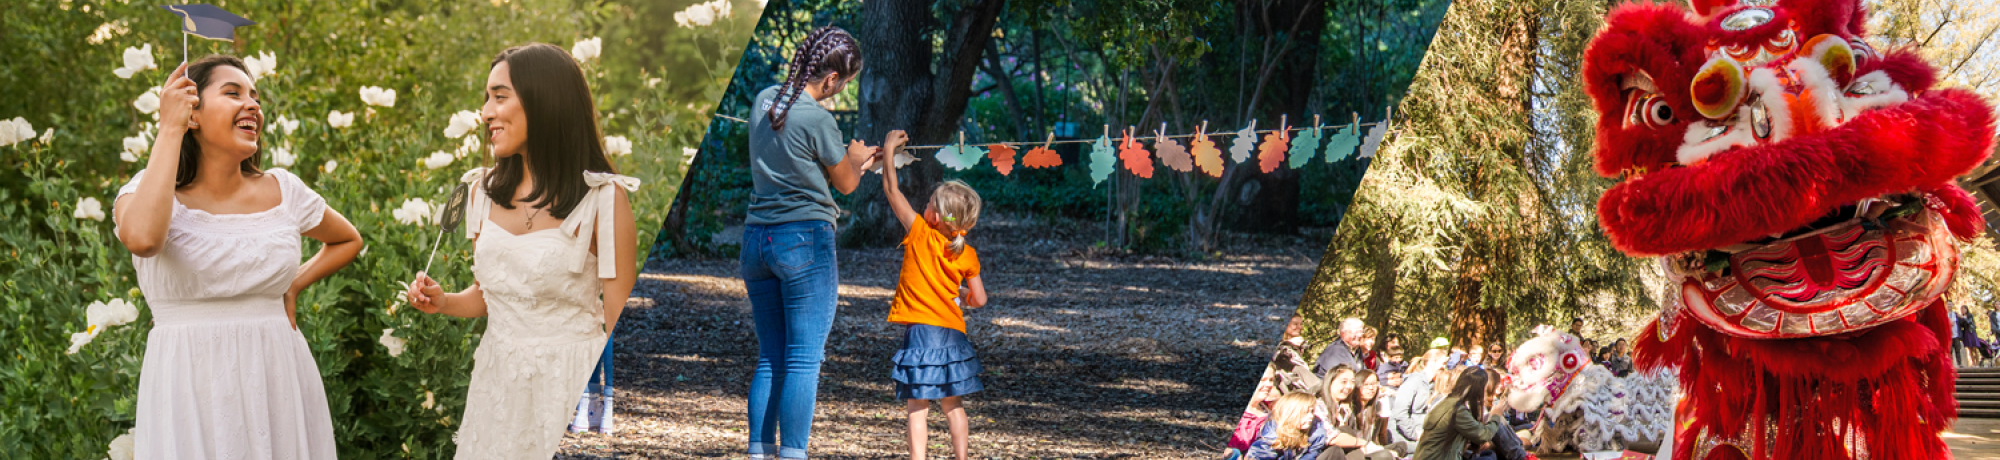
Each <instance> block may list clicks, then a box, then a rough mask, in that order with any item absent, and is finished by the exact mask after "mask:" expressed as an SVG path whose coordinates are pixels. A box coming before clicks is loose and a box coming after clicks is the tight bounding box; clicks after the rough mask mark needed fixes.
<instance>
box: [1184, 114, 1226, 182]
mask: <svg viewBox="0 0 2000 460" xmlns="http://www.w3.org/2000/svg"><path fill="white" fill-rule="evenodd" d="M1188 153H1190V154H1193V155H1194V164H1195V166H1200V167H1201V172H1202V173H1203V174H1208V175H1209V177H1222V150H1219V149H1216V148H1215V141H1213V140H1209V138H1208V121H1206V120H1204V121H1202V122H1201V129H1199V130H1196V131H1195V132H1194V141H1191V142H1188Z"/></svg>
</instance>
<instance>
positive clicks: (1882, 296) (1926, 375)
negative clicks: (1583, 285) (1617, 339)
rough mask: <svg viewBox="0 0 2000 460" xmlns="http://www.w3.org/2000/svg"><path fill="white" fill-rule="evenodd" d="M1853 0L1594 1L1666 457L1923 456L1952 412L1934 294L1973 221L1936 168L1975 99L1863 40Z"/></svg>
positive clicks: (1601, 145)
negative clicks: (1669, 444)
mask: <svg viewBox="0 0 2000 460" xmlns="http://www.w3.org/2000/svg"><path fill="white" fill-rule="evenodd" d="M1865 22H1866V19H1865V13H1864V11H1863V10H1862V8H1861V5H1860V4H1859V0H1777V1H1775V2H1772V1H1745V2H1742V3H1737V2H1733V1H1724V0H1694V4H1693V11H1688V10H1686V9H1684V8H1682V7H1680V6H1678V5H1667V4H1644V3H1641V4H1631V5H1625V6H1621V7H1619V8H1617V9H1615V10H1614V11H1612V12H1611V14H1610V16H1609V17H1608V18H1607V25H1606V27H1605V29H1604V31H1603V32H1601V33H1600V34H1599V35H1598V36H1597V37H1596V38H1595V39H1594V40H1593V41H1592V43H1591V45H1590V48H1589V50H1588V51H1587V52H1586V55H1585V60H1584V75H1583V79H1584V84H1585V85H1586V87H1587V89H1588V91H1589V92H1590V95H1591V98H1592V100H1593V102H1594V104H1595V108H1596V110H1597V112H1598V114H1599V115H1600V118H1599V120H1598V124H1597V130H1598V132H1597V151H1596V152H1595V155H1596V159H1597V171H1598V173H1600V174H1603V175H1606V176H1620V175H1622V176H1623V181H1622V182H1621V183H1620V184H1618V185H1617V186H1615V187H1613V188H1611V189H1610V190H1609V191H1607V192H1605V194H1604V197H1603V199H1602V200H1601V201H1599V202H1598V217H1599V220H1600V222H1601V224H1602V225H1603V226H1604V229H1605V231H1606V233H1607V234H1608V235H1609V236H1610V238H1611V242H1612V244H1613V245H1614V246H1616V247H1617V248H1618V249H1619V250H1621V251H1624V252H1626V253H1627V254H1630V255H1634V256H1642V257H1653V256H1657V257H1659V258H1660V261H1661V265H1662V267H1663V268H1664V270H1665V272H1666V274H1667V278H1668V279H1669V283H1668V284H1669V286H1668V291H1667V292H1666V298H1667V301H1666V302H1665V304H1666V305H1667V307H1666V308H1665V310H1664V311H1663V312H1662V313H1661V314H1660V316H1659V319H1658V320H1657V321H1655V322H1654V323H1653V324H1652V325H1650V326H1648V327H1647V330H1646V332H1645V333H1644V334H1643V336H1642V337H1640V340H1639V342H1638V365H1639V366H1640V367H1641V368H1643V369H1660V368H1678V369H1679V371H1680V383H1681V388H1682V391H1683V392H1684V396H1683V397H1684V399H1683V400H1682V402H1681V405H1680V407H1679V409H1677V410H1676V430H1675V431H1676V433H1677V436H1676V439H1675V440H1674V444H1673V451H1674V458H1675V459H1676V460H1683V459H1695V460H1725V459H1759V460H1762V459H1775V460H1791V459H1874V460H1895V459H1934V458H1948V457H1950V455H1951V453H1950V452H1949V451H1948V450H1947V449H1946V448H1945V445H1944V442H1943V441H1942V440H1941V439H1940V438H1939V432H1941V431H1942V430H1944V429H1946V428H1948V427H1949V426H1950V424H1951V423H1952V421H1953V420H1954V419H1955V418H1956V416H1957V405H1958V404H1957V401H1955V400H1954V399H1953V398H1952V391H1953V386H1954V384H1953V379H1954V378H1955V374H1956V372H1955V371H1954V370H1953V368H1952V364H1951V362H1950V359H1949V356H1948V354H1947V353H1948V352H1947V351H1946V350H1947V348H1948V342H1947V341H1948V340H1949V338H1950V337H1951V333H1950V330H1949V328H1950V327H1951V326H1950V325H1949V324H1947V320H1946V316H1945V309H1946V308H1948V307H1947V306H1946V304H1945V302H1944V300H1943V299H1942V297H1943V295H1944V293H1945V291H1946V289H1947V288H1948V287H1949V286H1950V283H1951V280H1952V278H1953V276H1954V275H1955V274H1956V271H1957V270H1958V249H1957V246H1956V244H1957V242H1956V241H1954V240H1955V239H1958V238H1970V237H1972V236H1974V235H1976V234H1977V233H1979V232H1980V231H1981V229H1982V227H1983V224H1982V222H1981V221H1980V219H1979V211H1978V209H1977V206H1976V205H1975V204H1974V202H1973V201H1972V198H1971V196H1969V195H1968V194H1967V193H1966V192H1965V191H1964V190H1962V189H1960V188H1958V187H1957V186H1955V185H1953V184H1952V180H1953V178H1954V177H1956V176H1958V175H1961V174H1964V173H1965V172H1967V171H1970V170H1971V169H1972V168H1974V167H1975V166H1977V165H1979V164H1980V162H1982V161H1984V160H1985V159H1986V156H1987V152H1989V151H1990V150H1991V149H1992V143H1993V135H1994V128H1993V109H1992V107H1990V106H1989V105H1987V103H1986V102H1985V101H1984V100H1983V99H1981V98H1980V97H1979V96H1977V95H1975V94H1973V93H1971V92H1968V91H1964V90H1958V89H1934V88H1932V86H1933V85H1934V84H1935V83H1936V82H1937V75H1936V72H1937V71H1936V69H1935V68H1933V67H1932V66H1931V65H1930V64H1928V63H1926V62H1924V61H1923V60H1922V58H1920V57H1919V56H1918V55H1917V54H1916V53H1915V52H1914V51H1912V50H1907V49H1894V50H1886V51H1881V50H1876V49H1874V48H1872V47H1870V46H1869V45H1868V43H1867V42H1865V41H1863V33H1864V30H1863V26H1864V24H1865Z"/></svg>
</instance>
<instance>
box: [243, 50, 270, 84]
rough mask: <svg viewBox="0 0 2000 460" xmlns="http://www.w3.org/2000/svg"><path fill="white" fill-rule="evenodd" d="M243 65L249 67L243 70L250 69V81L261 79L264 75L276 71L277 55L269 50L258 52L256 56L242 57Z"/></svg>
mask: <svg viewBox="0 0 2000 460" xmlns="http://www.w3.org/2000/svg"><path fill="white" fill-rule="evenodd" d="M243 66H244V67H249V69H245V70H249V71H250V80H251V81H257V80H262V79H264V76H266V75H270V74H274V73H278V56H277V55H274V54H271V52H270V51H264V52H260V53H257V55H256V56H250V57H247V58H243Z"/></svg>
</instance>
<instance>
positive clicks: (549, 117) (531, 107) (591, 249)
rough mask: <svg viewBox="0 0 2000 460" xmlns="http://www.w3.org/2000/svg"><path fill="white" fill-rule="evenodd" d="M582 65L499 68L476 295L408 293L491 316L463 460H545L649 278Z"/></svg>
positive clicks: (537, 49)
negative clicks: (644, 277)
mask: <svg viewBox="0 0 2000 460" xmlns="http://www.w3.org/2000/svg"><path fill="white" fill-rule="evenodd" d="M592 100H593V99H592V98H591V97H590V87H589V86H588V85H587V84H586V83H585V81H584V78H583V70H582V69H581V68H578V67H577V65H576V60H575V59H574V58H572V57H570V55H569V53H567V52H564V51H563V50H562V48H557V47H555V46H552V45H546V44H540V43H537V44H531V45H525V46H517V47H513V48H508V49H507V50H506V51H502V52H501V53H500V55H499V56H498V57H496V58H494V59H493V64H492V66H491V69H490V70H489V71H488V73H487V77H486V104H485V106H484V107H482V108H481V109H480V117H481V118H482V120H483V121H484V122H485V124H486V133H487V145H491V146H492V149H493V150H492V154H493V156H494V157H495V158H496V160H495V161H494V163H495V165H494V166H493V167H491V168H479V169H475V170H473V171H471V172H469V173H467V174H466V175H465V181H466V182H468V183H469V184H471V193H470V194H469V195H470V198H471V199H470V200H468V202H467V204H466V216H465V226H466V227H465V230H466V236H467V237H468V238H472V239H473V253H472V257H473V266H472V275H473V279H474V282H473V284H472V286H470V287H467V288H466V289H465V290H463V291H460V292H456V293H449V294H447V293H445V292H444V288H443V287H442V286H440V285H439V284H438V282H437V281H436V280H433V279H431V278H430V276H428V275H426V274H423V273H419V274H417V279H416V280H415V281H413V282H411V283H410V289H409V291H407V292H406V293H405V295H406V296H407V298H408V299H409V301H410V305H411V306H413V307H415V308H417V309H418V310H422V311H424V312H427V313H443V314H447V315H451V316H457V317H461V318H477V317H487V318H488V322H487V323H486V333H485V334H484V335H483V336H482V338H481V339H480V342H479V349H478V350H477V351H474V352H473V360H474V363H473V367H472V384H471V388H470V389H469V390H468V394H467V395H466V403H465V416H464V418H463V420H464V424H463V425H460V427H459V431H458V439H457V443H458V456H457V458H461V459H496V458H512V459H535V460H542V459H547V458H549V457H550V456H551V455H554V454H555V451H556V448H557V447H558V445H559V443H560V442H561V441H562V433H563V426H564V425H565V423H567V422H568V421H569V415H570V409H571V408H573V407H575V404H576V396H577V393H578V391H579V390H581V389H582V388H583V386H584V382H585V379H586V378H588V377H589V376H590V369H591V367H592V366H594V365H596V364H597V359H598V357H599V356H600V354H601V353H602V352H603V351H604V342H605V340H606V339H607V338H609V337H610V334H611V331H612V329H613V328H614V327H616V326H617V325H618V314H619V312H621V311H623V310H624V306H625V300H626V297H627V296H629V295H630V294H631V293H632V284H633V282H635V281H637V280H638V276H639V272H638V270H639V269H638V260H637V259H638V229H637V227H636V226H635V225H634V224H633V222H632V209H631V203H630V201H629V199H628V198H627V197H626V193H627V192H630V191H635V190H637V189H638V186H639V181H638V179H634V178H630V177H626V176H620V175H617V174H614V173H613V171H612V169H611V162H610V160H609V159H607V158H606V157H605V154H604V145H603V141H602V137H601V135H600V134H599V132H598V127H597V108H596V107H595V106H594V105H593V102H592Z"/></svg>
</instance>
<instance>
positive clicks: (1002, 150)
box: [986, 144, 1014, 176]
mask: <svg viewBox="0 0 2000 460" xmlns="http://www.w3.org/2000/svg"><path fill="white" fill-rule="evenodd" d="M986 158H988V159H991V160H993V169H998V170H1000V175H1002V176H1005V175H1007V173H1009V172H1013V171H1014V147H1013V146H1010V145H1007V144H993V145H989V146H986Z"/></svg>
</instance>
